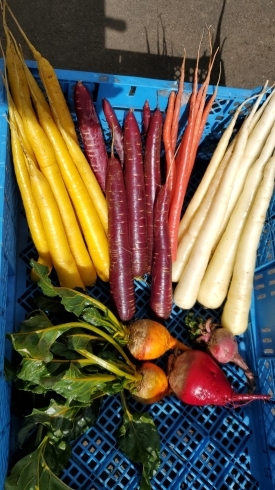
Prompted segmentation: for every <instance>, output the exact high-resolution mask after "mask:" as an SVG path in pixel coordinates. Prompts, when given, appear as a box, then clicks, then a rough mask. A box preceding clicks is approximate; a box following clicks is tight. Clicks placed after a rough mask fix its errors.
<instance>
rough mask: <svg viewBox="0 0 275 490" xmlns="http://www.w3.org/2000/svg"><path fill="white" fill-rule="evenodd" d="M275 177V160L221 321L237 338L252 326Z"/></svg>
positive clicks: (267, 171) (240, 248) (255, 206)
mask: <svg viewBox="0 0 275 490" xmlns="http://www.w3.org/2000/svg"><path fill="white" fill-rule="evenodd" d="M274 177H275V156H273V157H271V159H270V160H269V162H268V164H267V165H266V167H265V170H264V175H263V179H262V182H261V184H260V186H259V189H258V191H257V194H256V196H255V200H254V202H253V204H252V207H251V210H250V212H249V215H248V218H247V221H246V224H245V227H244V230H243V233H242V236H241V239H240V243H239V246H238V249H237V254H236V261H235V265H234V271H233V276H232V281H231V285H230V288H229V291H228V297H227V300H226V303H225V306H224V310H223V313H222V318H221V323H222V326H223V327H225V328H227V329H228V330H230V331H231V332H232V333H233V335H240V334H242V333H243V332H245V330H246V329H247V326H248V317H249V309H250V304H251V294H252V288H253V276H254V269H255V265H256V258H257V249H258V244H259V240H260V236H261V233H262V229H263V226H264V221H265V216H266V212H267V209H268V206H269V203H270V200H271V197H272V194H273V189H274Z"/></svg>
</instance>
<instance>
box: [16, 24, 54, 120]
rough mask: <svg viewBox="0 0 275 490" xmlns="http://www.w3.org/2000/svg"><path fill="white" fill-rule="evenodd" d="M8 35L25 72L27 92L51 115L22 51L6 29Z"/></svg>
mask: <svg viewBox="0 0 275 490" xmlns="http://www.w3.org/2000/svg"><path fill="white" fill-rule="evenodd" d="M8 34H9V36H10V38H11V40H12V42H13V45H14V48H15V50H16V53H17V55H18V57H19V59H20V60H21V64H22V68H23V70H24V72H25V76H26V80H27V84H28V87H29V86H30V88H29V92H33V93H34V94H35V98H36V99H37V100H38V101H39V102H40V104H41V105H42V106H43V108H44V110H45V111H47V112H48V113H49V114H51V109H50V106H49V104H48V102H47V101H46V98H45V96H44V94H43V92H42V90H41V88H40V87H39V85H38V83H37V81H36V80H35V78H34V77H33V75H32V73H31V71H30V69H29V67H28V66H27V65H26V63H25V61H24V58H23V55H22V51H21V50H20V49H19V47H18V44H17V42H16V39H15V38H14V36H13V34H12V32H11V31H10V30H9V29H8Z"/></svg>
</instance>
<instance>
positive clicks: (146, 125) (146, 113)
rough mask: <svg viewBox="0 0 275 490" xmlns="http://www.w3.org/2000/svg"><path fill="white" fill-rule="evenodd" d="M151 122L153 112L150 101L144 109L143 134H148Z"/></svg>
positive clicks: (145, 104) (146, 102)
mask: <svg viewBox="0 0 275 490" xmlns="http://www.w3.org/2000/svg"><path fill="white" fill-rule="evenodd" d="M150 120H151V111H150V105H149V101H148V100H146V101H145V103H144V106H143V109H142V131H143V134H146V133H147V131H148V128H149V124H150Z"/></svg>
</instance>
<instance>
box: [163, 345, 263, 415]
mask: <svg viewBox="0 0 275 490" xmlns="http://www.w3.org/2000/svg"><path fill="white" fill-rule="evenodd" d="M169 365H170V372H169V375H168V379H169V384H170V387H171V389H172V391H173V392H174V393H175V395H176V396H177V397H178V398H179V399H180V400H181V401H183V402H184V403H187V404H189V405H198V406H199V405H221V406H225V405H231V406H232V405H233V406H239V405H240V404H242V402H244V403H248V402H250V401H253V400H258V399H259V400H269V399H270V396H269V395H250V394H242V393H240V394H239V393H235V392H234V390H233V389H232V387H231V385H230V383H229V381H228V379H227V378H226V376H225V374H224V373H223V371H222V370H221V369H220V368H219V366H218V364H217V363H216V362H215V361H214V360H213V359H212V358H211V357H210V356H209V355H208V354H206V353H205V352H201V351H195V350H193V351H192V350H190V351H186V352H183V353H182V354H181V355H180V356H178V357H175V358H174V359H173V358H170V361H169Z"/></svg>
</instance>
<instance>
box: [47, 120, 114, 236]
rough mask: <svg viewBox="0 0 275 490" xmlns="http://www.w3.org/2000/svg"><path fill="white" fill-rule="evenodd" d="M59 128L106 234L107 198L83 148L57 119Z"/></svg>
mask: <svg viewBox="0 0 275 490" xmlns="http://www.w3.org/2000/svg"><path fill="white" fill-rule="evenodd" d="M56 121H57V126H58V129H59V131H60V133H61V134H62V137H63V139H64V141H65V143H66V146H67V148H68V150H69V153H70V155H71V158H72V160H73V162H74V163H75V166H76V168H77V169H78V171H79V173H80V175H81V177H82V179H83V182H84V183H85V187H86V189H87V191H88V193H89V196H90V197H91V199H92V202H93V204H94V207H95V209H96V211H97V214H98V216H99V218H100V221H101V223H102V226H103V228H104V230H105V233H107V231H108V209H107V202H106V199H105V196H104V194H103V192H102V190H101V187H100V185H99V183H98V181H97V179H96V177H95V174H94V172H93V170H92V169H91V167H90V165H89V163H88V162H87V160H86V157H85V155H84V154H83V152H82V150H81V148H80V147H79V145H78V144H76V143H75V141H74V140H73V138H71V136H70V135H69V134H68V133H67V132H66V130H65V129H64V128H63V127H62V125H61V123H60V121H58V119H56Z"/></svg>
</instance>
